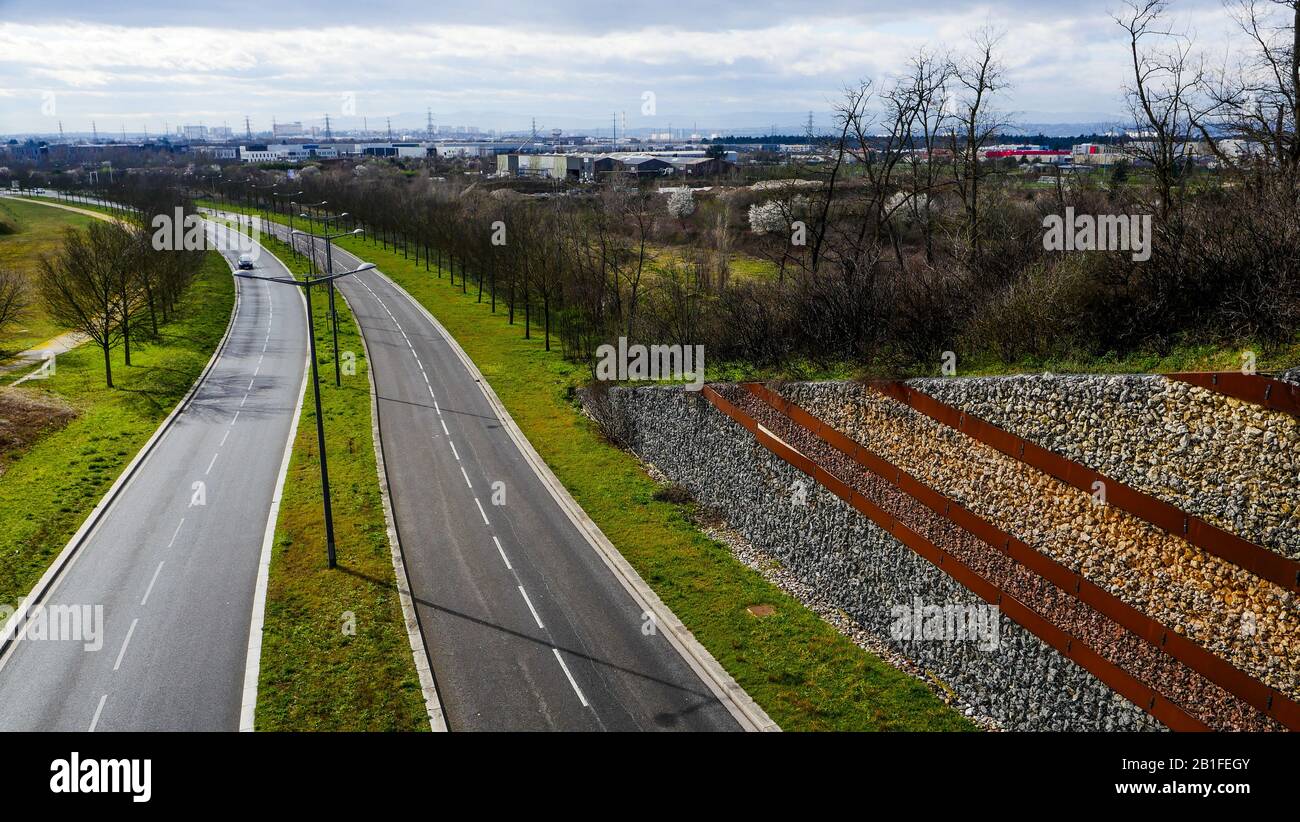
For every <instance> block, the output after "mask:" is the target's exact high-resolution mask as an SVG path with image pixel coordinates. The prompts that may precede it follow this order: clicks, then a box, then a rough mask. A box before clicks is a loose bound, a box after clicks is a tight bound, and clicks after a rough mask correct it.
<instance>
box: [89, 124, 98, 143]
mask: <svg viewBox="0 0 1300 822" xmlns="http://www.w3.org/2000/svg"><path fill="white" fill-rule="evenodd" d="M90 142H92V143H98V142H99V128H98V127H97V126H96V125H95V121H94V120H91V121H90Z"/></svg>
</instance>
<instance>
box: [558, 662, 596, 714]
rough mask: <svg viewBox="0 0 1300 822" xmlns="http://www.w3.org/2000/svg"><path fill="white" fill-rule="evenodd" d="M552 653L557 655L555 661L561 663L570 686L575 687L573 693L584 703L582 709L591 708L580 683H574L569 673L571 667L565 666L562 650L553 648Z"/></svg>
mask: <svg viewBox="0 0 1300 822" xmlns="http://www.w3.org/2000/svg"><path fill="white" fill-rule="evenodd" d="M551 651H552V652H553V653H554V654H555V659H556V661H557V662H559V663H560V667H561V668H563V669H564V675H565V676H567V677H568V678H569V684H570V685H572V686H573V692H574V693H575V694H577V695H578V701H579V702H581V703H582V707H584V708H588V707H590V706H589V705H588V704H587V698H586V697H585V696H583V695H582V689H581V688H579V687H578V683H577V682H575V681H574V679H573V674H571V673H569V666H568V665H565V664H564V657H562V656H560V649H559V648H552V649H551Z"/></svg>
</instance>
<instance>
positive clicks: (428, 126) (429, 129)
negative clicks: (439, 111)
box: [424, 108, 433, 140]
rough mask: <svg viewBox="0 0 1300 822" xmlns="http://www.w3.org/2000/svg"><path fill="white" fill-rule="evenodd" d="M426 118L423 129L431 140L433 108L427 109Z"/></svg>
mask: <svg viewBox="0 0 1300 822" xmlns="http://www.w3.org/2000/svg"><path fill="white" fill-rule="evenodd" d="M427 120H428V121H427V123H426V124H425V128H424V130H425V133H426V134H428V135H429V139H430V140H432V139H433V109H432V108H430V109H429V110H428V114H427Z"/></svg>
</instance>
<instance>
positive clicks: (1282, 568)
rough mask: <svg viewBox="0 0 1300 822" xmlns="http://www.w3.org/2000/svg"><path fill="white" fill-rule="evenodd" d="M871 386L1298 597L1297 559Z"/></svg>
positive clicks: (905, 390) (972, 422)
mask: <svg viewBox="0 0 1300 822" xmlns="http://www.w3.org/2000/svg"><path fill="white" fill-rule="evenodd" d="M871 387H872V388H874V389H875V390H877V391H879V392H880V393H882V394H884V395H885V396H888V397H890V398H892V399H895V400H897V401H898V402H901V403H903V404H904V405H907V406H909V407H910V408H912V409H913V410H915V411H917V412H919V413H921V414H924V415H925V416H927V417H929V418H930V419H932V420H935V421H937V422H941V423H943V424H944V425H946V426H948V427H949V428H952V429H954V430H956V431H960V432H961V433H963V434H965V435H966V436H968V437H970V438H971V439H973V440H976V441H977V442H982V443H984V444H985V445H988V446H990V447H992V448H995V449H997V450H998V451H1001V452H1002V453H1003V454H1006V455H1007V456H1009V457H1012V458H1013V459H1017V460H1020V461H1021V462H1023V463H1025V464H1026V465H1029V466H1030V467H1032V468H1036V469H1038V470H1039V471H1042V472H1043V473H1045V474H1050V475H1051V476H1053V477H1056V478H1057V479H1059V480H1061V481H1062V482H1064V483H1067V484H1069V485H1073V486H1074V487H1075V488H1078V489H1079V490H1081V491H1085V492H1087V493H1089V494H1091V493H1094V492H1095V490H1096V487H1095V486H1094V483H1098V482H1100V483H1102V487H1104V488H1105V493H1106V504H1107V505H1113V506H1115V507H1116V508H1119V509H1120V510H1122V511H1127V512H1128V513H1130V514H1132V515H1133V516H1135V517H1138V518H1140V519H1143V520H1146V521H1147V522H1149V523H1151V524H1152V525H1154V526H1156V527H1157V528H1160V529H1161V530H1164V531H1166V532H1168V533H1170V534H1172V535H1174V536H1176V537H1178V538H1179V539H1182V540H1184V541H1186V542H1188V543H1191V544H1192V545H1195V546H1197V547H1198V548H1201V549H1203V550H1205V551H1206V552H1207V553H1210V554H1213V555H1214V556H1216V557H1219V558H1220V559H1223V560H1226V561H1227V562H1230V563H1232V564H1233V565H1236V566H1237V567H1238V568H1241V569H1243V570H1245V571H1249V572H1250V573H1252V574H1254V575H1255V576H1257V577H1259V578H1260V579H1266V580H1268V581H1269V582H1273V583H1275V584H1277V585H1280V586H1282V587H1283V588H1285V589H1287V590H1288V591H1292V592H1297V593H1300V562H1297V561H1296V560H1293V559H1289V558H1287V557H1284V556H1282V555H1281V554H1278V553H1276V552H1274V551H1270V550H1268V549H1267V548H1263V547H1261V546H1259V545H1256V544H1255V543H1253V542H1250V541H1249V540H1245V539H1242V538H1241V537H1239V536H1237V535H1236V534H1232V533H1229V532H1227V531H1225V530H1223V529H1222V528H1219V527H1218V526H1215V525H1211V524H1210V523H1208V522H1206V521H1205V520H1203V519H1201V518H1200V517H1197V516H1193V515H1192V514H1189V513H1187V512H1185V511H1183V510H1181V509H1180V508H1177V507H1175V506H1173V505H1170V504H1169V503H1167V502H1165V501H1164V500H1161V499H1157V498H1155V497H1153V496H1151V495H1150V494H1146V493H1144V492H1142V491H1139V490H1137V489H1136V488H1133V487H1131V486H1128V485H1125V484H1124V483H1122V482H1120V481H1118V480H1114V479H1111V478H1110V477H1108V476H1106V475H1105V474H1102V473H1100V472H1098V471H1094V470H1092V469H1091V468H1088V467H1087V466H1085V465H1082V464H1080V463H1077V462H1075V461H1073V460H1071V459H1067V458H1066V457H1063V456H1061V455H1060V454H1057V453H1055V452H1053V451H1049V450H1047V449H1046V448H1043V447H1042V446H1040V445H1035V444H1034V443H1032V442H1030V441H1028V440H1026V439H1024V438H1023V437H1019V436H1017V435H1015V434H1012V433H1011V432H1009V431H1005V430H1003V429H1001V428H998V427H997V426H996V425H993V424H992V423H990V422H986V421H985V420H982V419H980V418H979V417H975V416H972V415H970V414H967V413H965V412H963V411H961V410H960V409H957V408H954V407H952V406H951V405H947V404H946V403H943V402H940V401H939V400H936V399H935V398H934V397H931V396H930V395H929V394H926V393H924V392H922V391H918V390H917V389H915V388H912V387H911V386H908V385H905V384H903V383H901V382H897V381H893V382H875V383H871Z"/></svg>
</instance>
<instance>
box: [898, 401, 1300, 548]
mask: <svg viewBox="0 0 1300 822" xmlns="http://www.w3.org/2000/svg"><path fill="white" fill-rule="evenodd" d="M908 384H909V385H911V386H912V387H913V388H917V389H919V390H921V391H923V392H925V393H926V394H929V395H930V396H932V397H934V398H935V399H937V400H939V401H941V402H944V403H947V404H949V405H952V406H954V407H956V408H960V409H961V410H963V411H966V412H968V413H970V414H974V415H975V416H977V417H980V418H981V419H984V420H986V421H988V422H990V423H992V424H994V425H996V426H998V427H999V428H1002V429H1004V430H1007V431H1010V432H1012V433H1013V434H1017V435H1019V436H1021V437H1024V438H1025V439H1027V440H1029V441H1031V442H1034V443H1037V444H1038V445H1041V446H1043V447H1044V448H1047V449H1049V450H1051V451H1055V452H1056V453H1058V454H1061V455H1063V456H1065V457H1068V458H1070V459H1072V460H1074V461H1076V462H1080V463H1083V464H1084V465H1087V466H1088V467H1090V468H1093V469H1095V470H1097V471H1100V472H1101V473H1103V474H1106V475H1107V476H1110V477H1113V478H1114V479H1116V480H1118V481H1120V482H1123V483H1125V484H1127V485H1131V486H1133V487H1134V488H1137V489H1138V490H1141V491H1144V492H1146V493H1148V494H1151V495H1152V496H1154V497H1158V498H1160V499H1163V500H1165V501H1166V502H1169V503H1171V504H1173V505H1176V506H1178V507H1179V508H1182V509H1183V510H1184V511H1188V512H1190V513H1193V514H1196V515H1197V516H1199V517H1201V518H1203V519H1204V520H1206V521H1207V522H1210V523H1212V524H1214V525H1217V526H1218V527H1220V528H1223V529H1224V530H1226V531H1231V532H1232V533H1235V534H1237V535H1238V536H1241V537H1243V538H1245V539H1248V540H1250V541H1251V542H1254V543H1256V544H1258V545H1262V546H1264V547H1266V548H1269V549H1271V550H1274V551H1277V552H1278V553H1280V554H1283V555H1286V556H1289V557H1294V558H1300V420H1297V419H1296V418H1295V417H1292V416H1290V415H1289V414H1283V413H1281V412H1277V411H1269V410H1267V409H1264V408H1260V407H1259V406H1256V405H1252V404H1250V403H1244V402H1242V401H1240V400H1237V399H1233V398H1232V397H1227V396H1224V395H1222V394H1218V393H1215V392H1213V391H1207V390H1206V389H1204V388H1200V387H1197V386H1193V385H1189V384H1187V383H1184V382H1178V381H1177V380H1167V379H1165V378H1164V377H1160V376H1149V375H1137V376H1131V375H1076V376H1059V377H1056V376H1053V377H1048V376H1041V375H1023V376H1015V377H986V378H950V379H926V380H913V381H911V382H909V383H908Z"/></svg>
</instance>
